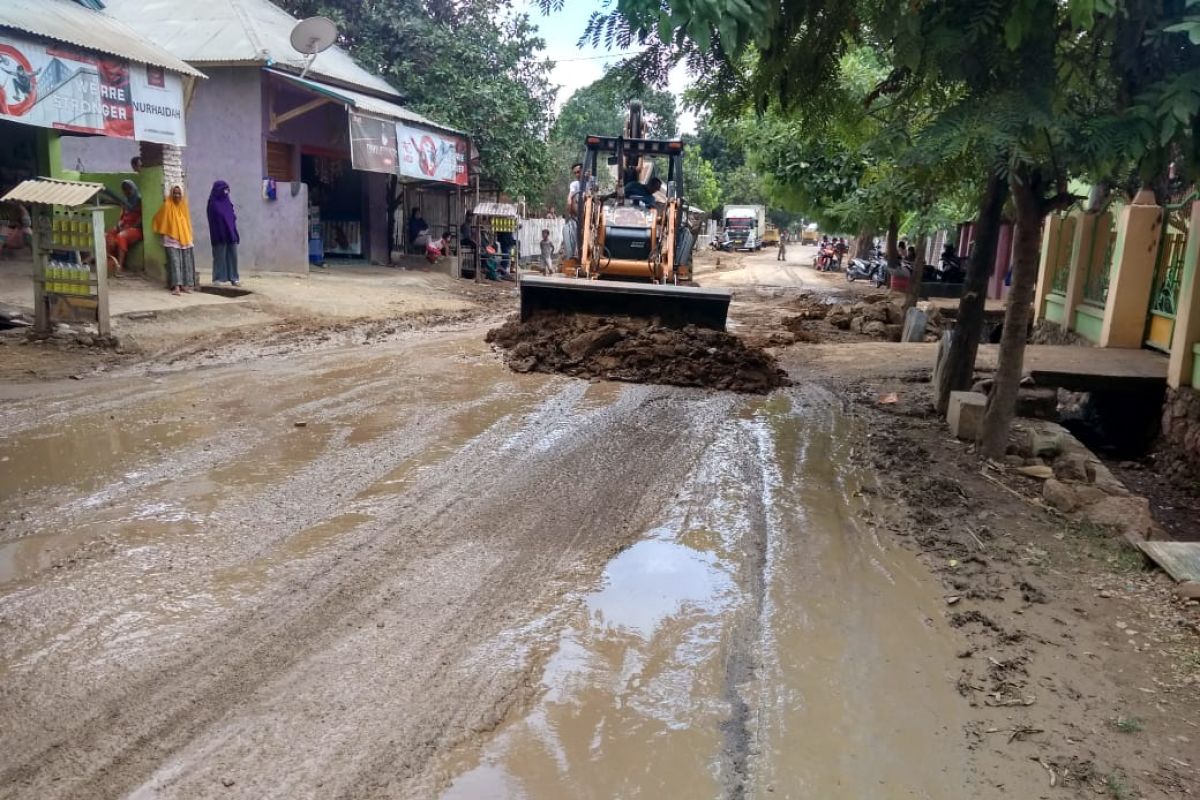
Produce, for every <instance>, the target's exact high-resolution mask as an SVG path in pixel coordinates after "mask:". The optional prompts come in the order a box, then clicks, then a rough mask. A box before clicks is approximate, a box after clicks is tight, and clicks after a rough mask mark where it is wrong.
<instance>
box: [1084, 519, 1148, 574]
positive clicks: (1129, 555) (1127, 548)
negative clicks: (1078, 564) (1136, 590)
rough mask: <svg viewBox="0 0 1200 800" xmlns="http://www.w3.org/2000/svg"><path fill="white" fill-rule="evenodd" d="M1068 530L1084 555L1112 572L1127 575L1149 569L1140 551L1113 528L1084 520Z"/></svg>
mask: <svg viewBox="0 0 1200 800" xmlns="http://www.w3.org/2000/svg"><path fill="white" fill-rule="evenodd" d="M1068 530H1069V531H1070V533H1071V539H1072V541H1073V542H1074V543H1075V544H1076V545H1077V546H1078V547H1079V548H1080V549H1081V550H1082V552H1083V554H1084V555H1086V556H1087V557H1088V558H1090V559H1092V560H1094V561H1099V562H1101V563H1103V564H1105V565H1107V566H1108V568H1109V569H1110V570H1112V571H1113V572H1116V573H1118V574H1121V575H1128V574H1131V573H1137V572H1146V571H1147V570H1148V569H1149V567H1148V565H1147V563H1146V556H1145V555H1144V554H1143V553H1142V551H1141V550H1138V549H1137V548H1136V547H1134V546H1133V545H1131V544H1130V543H1129V542H1127V541H1126V540H1125V537H1124V536H1122V535H1121V534H1120V532H1119V531H1117V530H1116V529H1115V528H1112V527H1109V526H1107V525H1097V524H1096V523H1094V522H1088V521H1086V520H1085V521H1082V522H1077V523H1075V524H1073V525H1071V526H1070V527H1069V529H1068Z"/></svg>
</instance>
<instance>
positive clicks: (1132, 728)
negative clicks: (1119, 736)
mask: <svg viewBox="0 0 1200 800" xmlns="http://www.w3.org/2000/svg"><path fill="white" fill-rule="evenodd" d="M1112 726H1113V727H1114V728H1116V729H1117V730H1119V731H1120V732H1121V733H1140V732H1141V730H1142V728H1143V727H1144V726H1143V725H1142V721H1141V720H1140V719H1138V718H1137V717H1126V716H1124V715H1122V716H1119V717H1117V718H1116V719H1114V720H1113V721H1112Z"/></svg>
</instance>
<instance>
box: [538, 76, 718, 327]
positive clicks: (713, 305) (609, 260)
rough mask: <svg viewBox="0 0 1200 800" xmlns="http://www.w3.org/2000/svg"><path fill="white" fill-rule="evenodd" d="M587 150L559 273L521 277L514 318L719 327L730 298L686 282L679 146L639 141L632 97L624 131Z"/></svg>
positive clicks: (640, 123)
mask: <svg viewBox="0 0 1200 800" xmlns="http://www.w3.org/2000/svg"><path fill="white" fill-rule="evenodd" d="M584 147H585V151H584V158H583V177H582V180H581V195H580V197H579V198H578V201H577V202H576V203H575V204H574V205H575V209H576V213H575V216H574V218H573V219H571V220H568V224H567V229H568V230H567V233H566V239H567V242H568V245H567V248H566V249H567V250H568V252H567V257H566V258H564V263H563V274H562V275H561V276H560V275H554V276H546V277H527V278H524V279H522V281H521V319H523V320H524V319H528V318H529V317H530V316H532V315H533V314H534V313H536V312H538V311H542V310H554V311H560V312H566V313H587V314H613V315H628V316H635V317H647V318H655V319H658V320H660V321H661V322H662V323H663V324H664V325H668V326H670V327H682V326H684V325H697V326H699V327H703V328H712V329H715V330H724V329H725V320H726V317H727V316H728V312H729V302H730V300H731V299H732V294H731V293H730V292H729V291H727V290H724V289H708V288H702V287H699V286H696V285H695V284H694V282H693V281H692V248H693V245H694V244H695V237H694V235H693V234H692V231H691V230H690V229H689V228H688V227H687V224H686V222H687V217H686V208H687V203H686V202H685V201H684V185H683V142H681V141H679V140H678V139H648V138H646V136H645V128H644V120H643V117H642V105H641V103H640V102H638V101H636V100H635V101H634V102H632V103H630V106H629V116H628V118H627V120H626V123H625V130H624V132H623V135H621V136H615V137H614V136H588V137H587V139H586V141H585V143H584ZM601 156H603V157H604V162H603V163H602V162H601ZM656 162H658V163H665V165H666V174H665V176H662V175H656V174H655V172H656V167H657V166H658V164H656ZM602 168H603V169H604V170H605V174H607V175H608V176H609V177H610V178H611V179H613V180H614V181H615V185H614V186H613V187H612V188H611V189H602V188H601V186H600V180H599V177H600V175H601V169H602ZM656 189H657V191H655V190H656Z"/></svg>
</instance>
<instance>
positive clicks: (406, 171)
mask: <svg viewBox="0 0 1200 800" xmlns="http://www.w3.org/2000/svg"><path fill="white" fill-rule="evenodd" d="M396 138H397V139H398V140H399V143H400V174H401V175H403V176H404V177H406V178H416V179H418V180H423V181H442V182H443V183H457V184H458V185H459V186H466V185H467V141H466V139H463V138H462V137H460V136H452V135H449V134H443V133H436V132H434V131H431V130H426V129H424V128H413V127H411V126H409V125H405V124H404V123H403V122H397V123H396Z"/></svg>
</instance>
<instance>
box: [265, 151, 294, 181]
mask: <svg viewBox="0 0 1200 800" xmlns="http://www.w3.org/2000/svg"><path fill="white" fill-rule="evenodd" d="M267 177H268V178H274V179H275V180H277V181H294V180H296V176H295V174H294V171H293V166H292V146H291V145H290V144H286V143H284V142H267Z"/></svg>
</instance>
